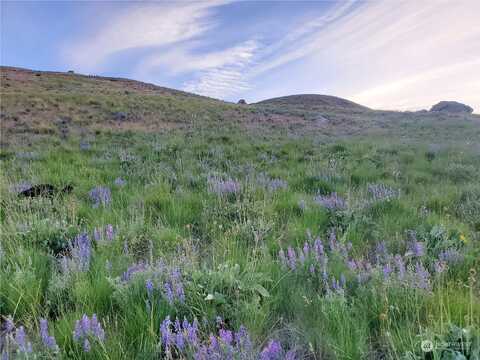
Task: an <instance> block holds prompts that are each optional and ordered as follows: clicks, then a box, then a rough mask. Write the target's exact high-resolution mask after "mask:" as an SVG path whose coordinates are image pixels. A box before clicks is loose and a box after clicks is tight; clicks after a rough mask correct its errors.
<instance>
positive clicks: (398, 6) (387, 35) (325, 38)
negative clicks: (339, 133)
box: [252, 0, 480, 111]
mask: <svg viewBox="0 0 480 360" xmlns="http://www.w3.org/2000/svg"><path fill="white" fill-rule="evenodd" d="M479 13H480V2H479V1H474V0H471V1H463V0H460V1H456V2H450V1H441V0H439V1H424V2H418V1H413V0H410V1H401V2H395V3H392V2H388V1H383V2H362V3H359V4H356V5H355V6H353V7H347V8H344V9H341V8H340V10H338V12H337V14H338V15H337V16H334V17H333V18H332V19H333V20H332V21H330V22H329V23H328V24H327V26H321V27H320V28H316V27H315V26H307V27H306V28H307V29H313V30H312V31H304V32H303V34H302V37H301V38H300V39H297V40H295V41H294V42H291V43H290V44H289V42H288V41H285V42H284V44H283V46H282V48H280V49H277V50H276V53H277V56H272V57H270V58H267V59H266V61H264V62H263V63H262V64H261V65H260V66H259V67H257V68H256V69H255V70H254V71H253V72H252V74H254V76H256V77H259V78H261V76H262V74H263V73H265V72H270V73H271V72H272V70H274V69H276V68H278V67H279V66H280V65H288V67H289V70H290V74H291V76H290V77H289V78H286V79H285V81H287V82H289V83H290V88H291V89H298V88H307V89H312V84H315V83H317V84H319V85H317V91H318V90H320V89H324V88H325V73H328V74H332V73H334V74H335V78H334V80H331V81H329V84H328V85H329V86H328V87H327V88H328V90H329V92H330V93H332V94H334V95H339V96H344V97H347V98H351V99H353V100H356V101H359V102H362V103H363V104H365V105H367V106H371V107H380V108H387V109H388V108H395V109H411V108H421V107H429V106H430V105H432V103H434V102H437V101H439V100H442V99H453V100H454V99H459V100H460V99H464V101H466V102H467V101H468V102H469V103H470V105H472V106H473V107H474V108H476V109H477V111H479V110H480V96H478V86H479V85H477V84H479V83H480V67H479V66H478V60H479V59H480V21H478V14H479ZM320 23H322V22H320ZM294 60H297V61H301V64H300V65H298V66H295V65H293V64H292V62H293V61H294ZM306 73H309V76H305V74H306ZM300 79H301V80H300Z"/></svg>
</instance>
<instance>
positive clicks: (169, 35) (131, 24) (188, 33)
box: [65, 1, 224, 71]
mask: <svg viewBox="0 0 480 360" xmlns="http://www.w3.org/2000/svg"><path fill="white" fill-rule="evenodd" d="M223 3H224V2H221V1H210V2H176V3H166V2H162V3H152V4H149V5H147V6H145V5H144V4H139V5H138V6H135V7H134V8H133V9H132V8H131V7H129V8H125V9H123V12H121V13H119V14H116V15H113V16H112V19H111V20H110V21H109V22H108V23H106V24H104V25H103V27H102V28H101V29H99V30H98V31H97V32H96V33H95V34H93V36H89V37H88V38H86V39H85V40H83V41H80V42H78V43H73V44H68V45H67V46H66V47H65V55H66V57H67V59H68V61H69V62H70V64H71V65H72V66H74V67H76V68H78V69H81V70H83V71H89V70H95V69H98V68H99V66H100V65H101V64H102V62H104V61H105V60H107V58H108V57H109V56H111V55H112V54H115V53H117V52H119V51H123V50H129V49H135V48H145V47H160V46H165V45H171V44H174V43H178V42H181V41H185V40H188V39H192V38H194V37H196V36H200V35H201V34H203V33H204V32H206V31H207V30H208V29H210V28H211V27H212V26H214V24H213V23H212V21H211V19H210V11H211V10H212V8H214V7H216V6H218V5H221V4H223Z"/></svg>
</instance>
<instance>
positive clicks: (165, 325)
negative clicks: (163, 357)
mask: <svg viewBox="0 0 480 360" xmlns="http://www.w3.org/2000/svg"><path fill="white" fill-rule="evenodd" d="M171 325H172V322H171V320H170V316H167V317H166V318H165V320H163V321H162V324H161V325H160V333H161V335H162V344H163V345H164V346H165V347H166V348H168V347H169V346H170V345H172V344H173V342H174V338H173V334H172V332H171V330H170V326H171Z"/></svg>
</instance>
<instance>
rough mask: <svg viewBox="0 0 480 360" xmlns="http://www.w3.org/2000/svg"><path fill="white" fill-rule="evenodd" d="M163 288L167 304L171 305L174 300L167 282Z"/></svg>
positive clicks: (170, 286)
mask: <svg viewBox="0 0 480 360" xmlns="http://www.w3.org/2000/svg"><path fill="white" fill-rule="evenodd" d="M163 288H164V292H165V297H166V298H167V301H168V303H169V304H170V305H172V304H173V300H174V295H173V290H172V285H171V284H170V283H169V282H166V283H165V284H164V285H163Z"/></svg>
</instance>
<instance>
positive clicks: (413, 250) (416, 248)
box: [409, 241, 425, 257]
mask: <svg viewBox="0 0 480 360" xmlns="http://www.w3.org/2000/svg"><path fill="white" fill-rule="evenodd" d="M409 254H412V255H413V256H414V257H422V256H423V255H425V249H424V244H423V243H422V242H420V241H413V242H411V243H410V244H409Z"/></svg>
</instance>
